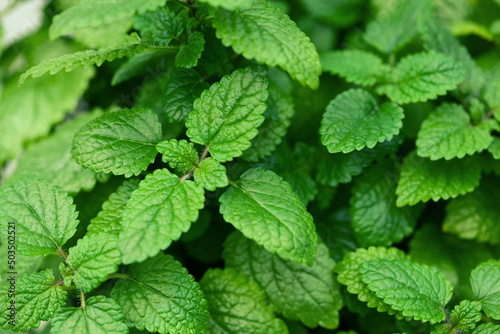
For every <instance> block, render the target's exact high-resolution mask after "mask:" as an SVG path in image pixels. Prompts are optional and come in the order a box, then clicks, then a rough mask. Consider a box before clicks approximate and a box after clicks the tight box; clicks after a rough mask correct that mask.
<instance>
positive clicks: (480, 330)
mask: <svg viewBox="0 0 500 334" xmlns="http://www.w3.org/2000/svg"><path fill="white" fill-rule="evenodd" d="M499 331H500V326H499V325H495V324H492V323H489V324H481V325H479V326H478V327H477V328H476V329H475V330H474V332H472V334H496V333H498V332H499Z"/></svg>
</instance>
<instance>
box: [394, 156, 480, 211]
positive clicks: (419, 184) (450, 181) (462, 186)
mask: <svg viewBox="0 0 500 334" xmlns="http://www.w3.org/2000/svg"><path fill="white" fill-rule="evenodd" d="M480 178H481V168H480V166H479V165H478V164H477V163H475V162H474V161H473V160H471V159H467V158H464V159H460V160H457V159H455V160H453V161H445V160H438V161H430V160H428V159H425V158H419V157H418V156H417V155H416V154H415V152H412V153H410V155H409V156H407V157H406V158H405V162H404V163H403V167H402V170H401V177H400V179H399V182H398V187H397V188H396V194H397V195H398V200H397V202H396V205H397V206H403V205H415V204H417V203H418V202H427V201H428V200H430V199H432V200H433V201H438V200H439V199H441V198H442V199H449V198H455V197H457V196H459V195H465V194H466V193H469V192H471V191H473V190H474V188H476V187H477V186H478V185H479V180H480Z"/></svg>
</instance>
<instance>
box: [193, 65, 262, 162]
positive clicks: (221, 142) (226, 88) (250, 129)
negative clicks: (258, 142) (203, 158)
mask: <svg viewBox="0 0 500 334" xmlns="http://www.w3.org/2000/svg"><path fill="white" fill-rule="evenodd" d="M267 86H268V80H267V77H266V71H265V70H264V68H262V67H247V68H243V69H238V70H236V71H234V72H233V73H232V74H231V75H228V76H225V77H223V78H222V79H221V81H220V83H214V84H213V85H212V86H211V87H210V89H209V90H206V91H204V92H203V93H202V95H201V98H199V99H197V100H196V101H195V102H194V110H193V111H192V112H191V113H190V114H189V118H188V120H187V121H186V127H187V135H188V137H189V138H190V139H191V140H192V141H193V142H195V143H198V144H202V145H209V146H210V149H209V152H210V154H211V155H212V157H213V158H214V159H216V160H218V161H220V162H226V161H230V160H232V159H233V158H234V157H238V156H240V155H241V154H242V152H243V151H244V150H245V149H247V148H248V147H250V140H252V139H253V138H254V137H255V136H256V135H257V133H258V130H257V127H258V126H259V125H261V124H262V122H263V121H264V117H263V116H262V114H263V113H264V111H265V110H266V105H265V101H266V100H267V97H268V93H267Z"/></svg>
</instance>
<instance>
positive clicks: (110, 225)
mask: <svg viewBox="0 0 500 334" xmlns="http://www.w3.org/2000/svg"><path fill="white" fill-rule="evenodd" d="M138 186H139V180H138V179H131V180H126V181H125V182H123V184H122V185H121V186H119V187H118V189H117V190H116V192H114V193H112V194H111V195H110V196H109V198H108V200H107V201H106V202H104V203H103V204H102V210H101V211H99V214H98V215H97V217H94V218H92V220H91V221H90V224H89V226H88V227H87V235H92V234H99V233H108V234H114V235H118V234H119V233H120V231H121V229H122V223H121V222H122V214H123V210H125V206H126V205H127V202H128V200H129V199H130V196H131V195H132V192H133V191H134V190H136V189H137V187H138Z"/></svg>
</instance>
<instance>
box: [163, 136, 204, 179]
mask: <svg viewBox="0 0 500 334" xmlns="http://www.w3.org/2000/svg"><path fill="white" fill-rule="evenodd" d="M156 148H157V149H158V152H160V153H161V154H162V157H161V160H162V161H163V162H165V163H167V162H168V165H169V166H170V167H171V168H174V169H178V170H179V171H180V172H181V173H187V172H189V171H190V170H193V169H195V168H196V166H198V151H196V149H195V148H194V145H193V143H189V142H188V141H187V140H184V139H182V140H177V139H171V140H169V141H163V142H161V143H158V144H157V145H156Z"/></svg>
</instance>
